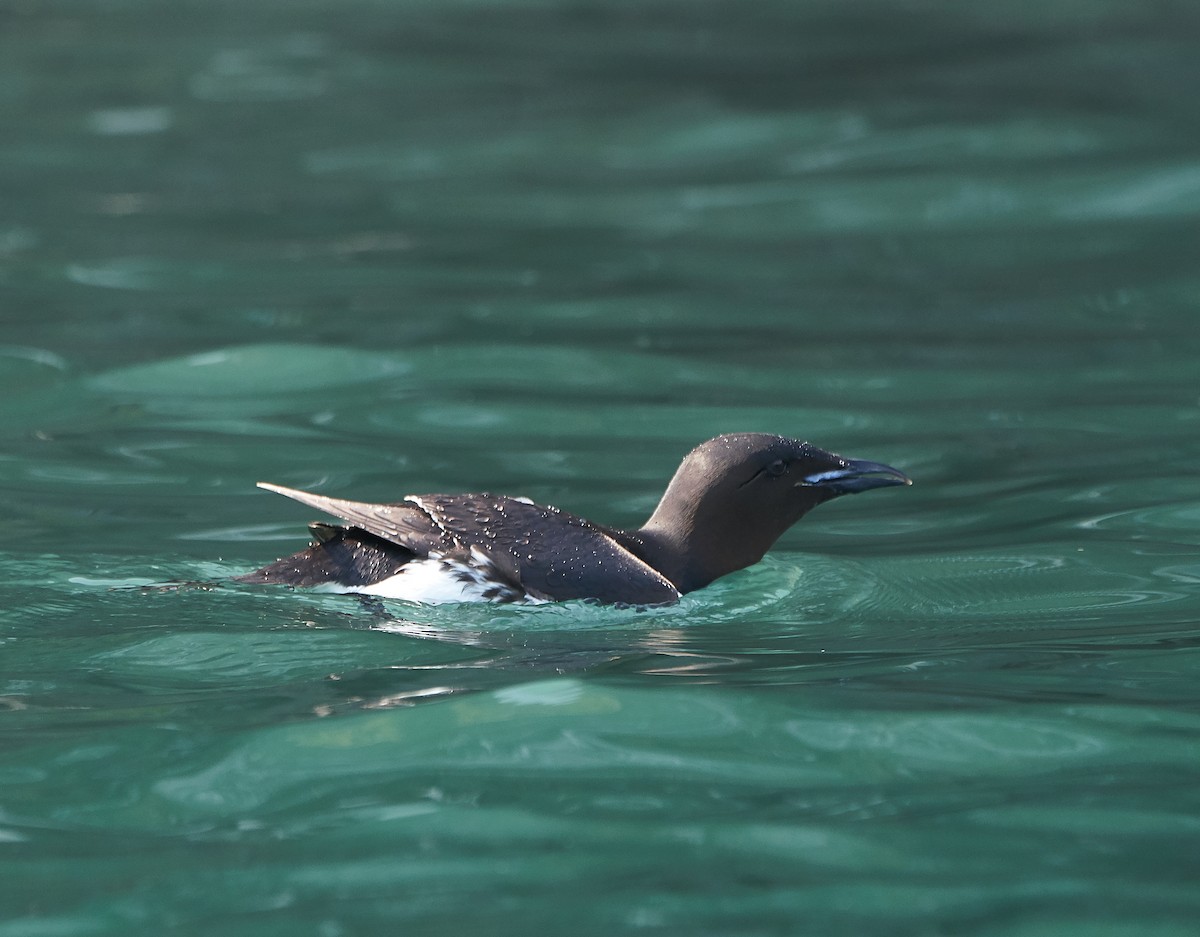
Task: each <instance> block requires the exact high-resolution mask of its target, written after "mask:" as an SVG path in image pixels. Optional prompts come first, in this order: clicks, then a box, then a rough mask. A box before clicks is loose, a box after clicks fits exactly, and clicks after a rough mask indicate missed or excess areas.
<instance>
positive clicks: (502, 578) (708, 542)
mask: <svg viewBox="0 0 1200 937" xmlns="http://www.w3.org/2000/svg"><path fill="white" fill-rule="evenodd" d="M911 484H912V481H911V480H910V479H909V478H908V476H907V475H905V474H904V473H903V472H900V471H898V470H897V469H894V468H892V467H891V466H888V465H883V464H881V463H879V462H866V461H862V460H856V459H844V458H842V457H841V456H838V455H834V454H833V453H831V452H826V451H824V450H822V449H818V448H816V447H815V446H810V445H809V444H808V443H806V442H800V441H799V440H796V439H788V438H786V437H783V436H772V435H768V434H765V433H732V434H729V435H725V436H717V437H716V438H715V439H710V440H708V442H705V443H701V444H700V445H699V446H697V447H696V448H695V449H693V450H692V451H691V452H690V453H688V454H687V456H686V457H685V458H684V460H683V462H682V463H681V464H680V466H679V468H678V469H677V470H676V472H675V475H674V477H673V478H672V479H671V482H670V484H669V485H668V486H667V490H666V492H665V493H664V494H663V496H662V500H661V501H659V503H658V507H657V508H655V510H654V513H653V514H652V515H651V516H650V519H649V520H648V521H646V523H645V524H644V525H642V526H641V527H639V528H638V529H637V530H618V529H616V528H613V527H605V526H603V525H601V524H594V523H592V522H591V521H587V520H584V519H583V518H582V517H576V516H575V515H574V514H568V513H567V512H566V511H560V510H559V509H558V508H553V507H543V506H542V505H538V504H534V503H532V502H531V501H529V500H528V499H526V498H511V497H507V496H504V495H490V494H464V495H437V494H433V495H408V496H407V497H405V498H404V500H403V501H399V502H396V503H392V504H367V503H364V502H360V501H345V500H342V499H341V498H329V497H326V496H325V495H318V494H311V493H309V492H305V491H296V490H295V489H292V488H284V487H283V486H281V485H272V484H268V483H266V482H260V483H259V487H260V488H265V489H267V490H269V491H274V492H277V493H279V494H281V495H286V496H287V497H289V498H294V499H295V500H296V501H299V502H301V503H302V504H306V505H308V506H309V507H313V508H316V509H317V510H320V511H323V512H325V513H327V514H330V515H332V516H334V517H338V518H341V519H342V520H344V521H346V522H348V523H347V525H346V526H337V525H333V524H326V523H314V524H311V525H309V526H310V530H311V531H312V533H313V535H314V537H315V538H316V539H315V542H314V543H313V544H312V545H311V546H309V547H308V549H306V550H302V551H301V552H299V553H296V554H295V555H293V556H288V557H285V558H283V559H281V560H277V561H276V562H274V563H271V564H270V565H269V566H265V567H263V568H262V569H259V570H257V571H255V572H253V573H249V574H247V575H245V576H239V577H237V578H238V580H239V581H241V582H249V583H280V584H285V585H292V586H310V587H323V589H324V590H325V591H336V592H355V593H365V594H368V595H378V596H383V597H387V598H398V599H408V600H410V601H415V602H429V603H437V602H465V601H495V602H513V601H527V602H529V601H532V602H537V601H543V602H545V601H563V600H567V599H592V600H594V601H597V602H602V603H622V604H629V605H654V604H661V603H666V602H674V601H675V600H676V599H678V598H679V596H680V595H682V594H683V593H685V592H691V591H692V590H693V589H699V588H701V587H703V586H706V585H708V584H709V583H710V582H712V581H713V580H714V579H717V578H719V577H721V576H724V575H726V574H727V573H732V572H734V571H735V570H739V569H743V568H745V567H747V566H750V565H752V564H754V563H757V562H758V561H759V560H760V559H762V557H763V554H765V553H766V552H767V550H769V549H770V548H771V545H772V544H774V543H775V541H776V540H778V539H779V537H780V535H782V534H783V532H784V531H785V530H787V529H788V528H789V527H791V526H792V524H794V523H796V521H798V520H799V519H800V518H801V517H803V516H804V515H805V514H806V513H808V512H809V511H810V510H812V509H813V508H814V507H816V506H817V505H818V504H820V503H822V502H823V501H828V500H830V499H831V498H836V497H838V496H839V495H844V494H854V493H857V492H860V491H868V490H869V489H871V488H882V487H885V486H890V485H911Z"/></svg>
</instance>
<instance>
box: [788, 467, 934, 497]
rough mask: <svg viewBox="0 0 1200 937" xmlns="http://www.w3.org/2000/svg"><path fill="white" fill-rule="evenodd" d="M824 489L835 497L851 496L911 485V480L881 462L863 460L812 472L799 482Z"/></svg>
mask: <svg viewBox="0 0 1200 937" xmlns="http://www.w3.org/2000/svg"><path fill="white" fill-rule="evenodd" d="M801 484H803V485H814V486H816V487H818V488H824V489H826V490H828V491H830V492H832V493H833V494H835V495H852V494H858V492H860V491H870V490H871V489H872V488H888V487H891V486H892V485H911V484H912V479H911V478H909V477H908V476H907V475H905V474H904V473H903V472H901V471H900V470H899V469H894V468H892V467H891V466H890V465H884V464H883V463H882V462H867V461H866V460H865V459H847V460H846V464H845V466H844V467H842V468H836V469H830V470H828V471H825V472H814V473H813V474H812V475H809V476H808V477H807V478H805V479H804V481H803V482H801Z"/></svg>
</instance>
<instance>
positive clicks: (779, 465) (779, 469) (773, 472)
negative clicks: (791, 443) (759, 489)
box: [766, 459, 788, 478]
mask: <svg viewBox="0 0 1200 937" xmlns="http://www.w3.org/2000/svg"><path fill="white" fill-rule="evenodd" d="M787 470H788V466H787V463H786V462H784V461H783V459H776V460H775V461H774V462H772V463H771V464H770V465H768V466H767V469H766V472H767V474H768V475H770V476H771V477H772V478H778V477H779V476H780V475H783V474H785V473H786V472H787Z"/></svg>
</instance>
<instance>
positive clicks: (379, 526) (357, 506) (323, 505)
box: [258, 482, 461, 556]
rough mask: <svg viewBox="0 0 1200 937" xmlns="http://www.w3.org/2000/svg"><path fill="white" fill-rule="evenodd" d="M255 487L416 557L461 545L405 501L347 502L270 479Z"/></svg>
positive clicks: (424, 513) (452, 549)
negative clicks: (342, 523)
mask: <svg viewBox="0 0 1200 937" xmlns="http://www.w3.org/2000/svg"><path fill="white" fill-rule="evenodd" d="M258 487H259V488H264V489H266V490H267V491H273V492H275V493H276V494H280V495H283V496H284V497H285V498H291V499H292V500H293V501H299V502H300V503H301V504H307V505H308V506H309V507H310V508H316V509H317V510H318V511H324V512H325V513H326V514H332V515H333V516H334V517H340V518H342V520H345V521H349V522H350V523H351V524H352V525H354V526H355V527H358V528H359V529H360V530H365V531H366V532H367V533H369V534H374V535H375V536H376V537H380V538H382V539H384V540H387V541H389V542H391V543H395V544H398V545H400V546H402V547H404V548H405V549H408V550H411V551H412V552H413V553H415V554H416V555H417V556H428V555H429V554H430V552H434V553H443V554H445V553H449V552H452V551H454V550H455V549H456V548H459V547H460V546H461V544H460V543H459V542H458V540H457V538H456V537H454V536H453V535H452V534H451V533H450V532H448V531H447V530H446V529H445V528H444V527H443V526H442V525H441V524H440V523H438V522H437V521H436V520H435V519H434V518H433V517H431V516H430V515H429V513H428V512H427V511H423V510H421V508H420V507H418V506H417V505H415V504H413V503H411V502H408V501H402V502H400V503H398V504H369V503H367V502H366V501H347V500H346V499H345V498H330V497H328V496H326V495H317V494H313V493H312V492H309V491H298V490H297V489H295V488H285V487H284V486H283V485H273V484H271V483H270V482H259V483H258Z"/></svg>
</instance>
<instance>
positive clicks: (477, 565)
mask: <svg viewBox="0 0 1200 937" xmlns="http://www.w3.org/2000/svg"><path fill="white" fill-rule="evenodd" d="M315 588H316V590H317V591H320V592H338V593H354V594H361V595H377V596H379V597H380V598H385V599H403V600H404V601H407V602H420V603H422V604H425V605H441V604H444V603H447V602H535V603H540V602H541V601H542V600H541V599H535V598H532V597H531V596H529V595H527V594H526V593H525V591H524V590H523V589H520V588H517V587H515V586H513V585H511V584H510V583H508V582H506V581H505V580H503V579H501V578H500V576H499V575H498V574H497V573H496V568H495V566H494V565H493V564H492V561H491V560H490V559H488V557H487V556H486V555H484V554H483V553H482V552H481V551H479V550H477V549H476V548H475V547H472V548H471V553H470V556H469V558H468V559H467V560H466V561H463V560H462V559H447V558H445V557H443V556H440V555H438V554H435V553H431V554H430V555H429V556H428V557H426V558H422V559H419V560H412V561H410V562H408V563H405V564H404V566H402V567H401V568H400V570H399V571H398V572H396V573H395V574H393V575H391V576H389V577H388V578H387V579H381V580H379V582H373V583H370V584H368V585H361V586H347V585H342V584H341V583H333V582H331V583H324V584H322V585H320V586H316V587H315Z"/></svg>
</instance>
